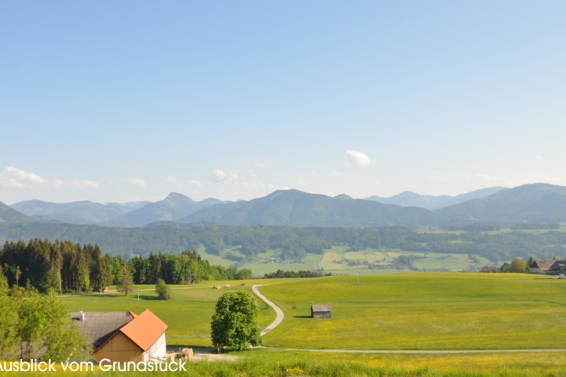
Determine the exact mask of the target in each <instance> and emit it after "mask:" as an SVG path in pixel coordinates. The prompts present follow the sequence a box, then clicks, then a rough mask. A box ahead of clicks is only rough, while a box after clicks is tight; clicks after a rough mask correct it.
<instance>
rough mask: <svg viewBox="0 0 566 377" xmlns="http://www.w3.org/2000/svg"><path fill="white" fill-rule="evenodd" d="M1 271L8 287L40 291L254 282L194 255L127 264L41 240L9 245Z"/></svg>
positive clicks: (97, 251)
mask: <svg viewBox="0 0 566 377" xmlns="http://www.w3.org/2000/svg"><path fill="white" fill-rule="evenodd" d="M126 262H127V263H126ZM0 267H1V268H2V270H3V274H4V275H5V277H6V279H7V282H8V284H9V285H10V286H17V287H18V286H26V287H27V288H31V287H33V288H35V289H36V290H37V291H39V292H48V291H49V290H54V291H57V292H65V291H78V292H89V291H101V290H103V289H104V288H106V287H108V286H110V285H120V284H121V283H122V282H123V280H124V275H125V274H127V275H131V277H132V283H133V284H156V283H157V282H158V280H159V279H162V280H163V281H164V282H165V283H166V284H192V283H195V282H198V281H201V280H220V279H222V280H232V279H236V280H240V279H249V278H250V277H251V271H250V270H248V269H237V268H235V267H233V266H232V267H227V268H226V267H224V266H213V265H211V264H210V263H209V262H208V261H207V260H203V259H202V258H201V257H200V255H198V254H197V253H196V252H195V251H183V252H182V253H180V254H177V255H173V254H169V253H161V252H159V253H157V254H154V253H150V255H149V257H148V258H144V257H142V256H135V257H134V258H132V259H130V260H129V261H126V259H124V258H122V256H111V255H110V254H109V253H105V254H103V253H102V251H101V248H100V247H99V246H98V245H97V244H94V245H93V244H86V245H81V244H79V243H73V242H71V241H59V240H56V241H54V242H51V241H49V240H47V239H46V240H40V239H37V238H35V239H32V240H30V241H29V242H28V243H25V242H24V241H23V240H19V241H17V242H12V241H6V243H5V244H4V247H3V248H2V250H0Z"/></svg>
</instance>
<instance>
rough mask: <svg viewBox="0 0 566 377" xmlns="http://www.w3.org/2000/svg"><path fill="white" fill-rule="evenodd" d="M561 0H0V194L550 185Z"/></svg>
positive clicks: (559, 105) (564, 125) (556, 151)
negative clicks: (151, 0) (456, 0)
mask: <svg viewBox="0 0 566 377" xmlns="http://www.w3.org/2000/svg"><path fill="white" fill-rule="evenodd" d="M564 14H566V2H564V1H540V2H535V1H529V2H527V1H458V2H454V1H427V2H423V1H395V2H392V1H354V2H346V1H328V0H325V1H280V2H274V1H255V2H254V1H217V2H204V1H201V2H197V1H167V2H156V1H154V2H148V1H119V2H113V1H50V2H46V1H4V2H2V3H1V4H0V129H1V131H2V148H1V149H0V201H2V202H4V203H7V204H12V203H15V202H18V201H22V200H29V199H41V200H46V201H55V202H69V201H75V200H91V201H97V202H126V201H133V200H151V201H154V200H159V199H161V198H163V197H165V196H166V195H167V194H168V193H169V192H172V191H175V192H180V193H182V194H185V195H187V196H189V197H191V198H193V199H195V200H201V199H204V198H208V197H215V198H219V199H225V200H236V199H251V198H255V197H260V196H264V195H267V194H269V193H271V192H272V191H274V190H277V189H289V188H295V189H299V190H303V191H307V192H313V193H322V194H327V195H338V194H342V193H345V194H348V195H351V196H353V197H356V198H363V197H368V196H371V195H381V196H391V195H394V194H397V193H399V192H402V191H405V190H411V191H415V192H418V193H421V194H431V195H441V194H449V195H456V194H459V193H463V192H467V191H471V190H475V189H479V188H483V187H489V186H506V187H512V186H517V185H520V184H524V183H532V182H547V183H553V184H559V185H566V176H565V175H564V174H563V172H564V171H565V169H564V161H565V160H566V158H565V157H566V152H565V151H566V149H565V148H564V145H563V143H564V141H566V111H565V110H564V109H565V105H564V104H565V103H566V70H565V69H564V67H566V49H565V48H564V46H566V23H565V22H564Z"/></svg>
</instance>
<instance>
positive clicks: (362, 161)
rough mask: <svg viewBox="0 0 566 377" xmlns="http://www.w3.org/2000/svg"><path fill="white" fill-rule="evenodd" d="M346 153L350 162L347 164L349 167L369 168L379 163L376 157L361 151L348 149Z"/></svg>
mask: <svg viewBox="0 0 566 377" xmlns="http://www.w3.org/2000/svg"><path fill="white" fill-rule="evenodd" d="M346 154H347V155H348V163H347V164H346V167H348V168H367V167H370V166H372V165H375V164H376V163H377V161H376V160H375V159H373V158H370V157H368V156H367V155H366V154H365V153H362V152H360V151H351V150H350V151H346Z"/></svg>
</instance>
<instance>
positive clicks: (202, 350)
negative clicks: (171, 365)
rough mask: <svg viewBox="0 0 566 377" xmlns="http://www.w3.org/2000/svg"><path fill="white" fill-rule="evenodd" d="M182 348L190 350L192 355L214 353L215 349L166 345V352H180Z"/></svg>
mask: <svg viewBox="0 0 566 377" xmlns="http://www.w3.org/2000/svg"><path fill="white" fill-rule="evenodd" d="M183 348H192V349H193V352H194V353H216V348H214V347H210V346H209V347H206V346H195V345H191V344H168V345H167V351H174V352H180V351H181V350H182V349H183Z"/></svg>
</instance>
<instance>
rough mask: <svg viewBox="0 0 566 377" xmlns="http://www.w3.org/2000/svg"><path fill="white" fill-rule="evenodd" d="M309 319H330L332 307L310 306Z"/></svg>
mask: <svg viewBox="0 0 566 377" xmlns="http://www.w3.org/2000/svg"><path fill="white" fill-rule="evenodd" d="M311 317H312V318H332V306H331V305H327V304H323V305H312V306H311Z"/></svg>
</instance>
